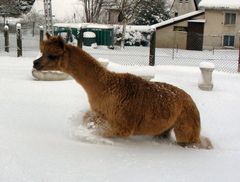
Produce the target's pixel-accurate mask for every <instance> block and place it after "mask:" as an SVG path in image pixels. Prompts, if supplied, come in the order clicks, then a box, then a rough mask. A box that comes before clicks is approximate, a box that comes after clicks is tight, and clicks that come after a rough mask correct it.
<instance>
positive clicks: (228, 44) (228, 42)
mask: <svg viewBox="0 0 240 182" xmlns="http://www.w3.org/2000/svg"><path fill="white" fill-rule="evenodd" d="M225 37H227V38H228V40H227V45H225ZM230 37H233V45H230V43H231V39H230ZM235 38H236V37H235V36H234V35H223V47H229V48H233V47H234V46H235Z"/></svg>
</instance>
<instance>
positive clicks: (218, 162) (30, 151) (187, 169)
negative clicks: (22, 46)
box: [0, 53, 240, 182]
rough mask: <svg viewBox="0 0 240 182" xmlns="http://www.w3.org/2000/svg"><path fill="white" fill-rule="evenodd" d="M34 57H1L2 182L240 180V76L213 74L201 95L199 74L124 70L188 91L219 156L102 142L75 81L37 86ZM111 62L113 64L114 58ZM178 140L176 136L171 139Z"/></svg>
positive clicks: (160, 145)
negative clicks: (85, 121) (84, 122)
mask: <svg viewBox="0 0 240 182" xmlns="http://www.w3.org/2000/svg"><path fill="white" fill-rule="evenodd" d="M33 59H34V56H29V57H22V58H16V57H13V56H9V55H7V54H4V55H3V54H1V56H0V181H1V182H16V181H17V182H48V181H51V182H69V181H71V182H79V181H81V182H118V181H119V182H123V181H124V182H127V181H129V182H132V181H138V182H141V181H151V182H154V181H156V182H159V181H163V182H176V181H178V182H181V181H182V182H188V181H189V182H192V181H194V182H209V181H216V182H225V181H232V182H237V181H239V178H240V174H239V169H240V142H239V137H240V122H239V118H240V112H238V109H239V103H240V97H239V95H238V94H239V93H240V84H239V82H240V76H239V75H238V74H227V73H222V72H216V71H214V74H213V83H214V89H213V91H212V92H207V91H201V90H199V89H198V86H197V85H198V80H199V78H200V71H199V68H197V67H180V66H155V67H148V66H120V65H117V64H113V63H110V65H109V66H108V69H110V70H113V71H117V72H131V73H134V74H138V75H143V74H144V75H146V74H154V75H155V80H157V81H164V82H168V83H171V84H174V85H176V86H178V87H180V88H183V89H184V90H186V91H187V92H188V93H189V94H190V95H191V96H192V97H193V99H194V100H195V101H196V103H197V106H198V107H199V110H200V113H201V119H202V134H203V135H205V136H208V137H209V138H210V139H211V140H212V143H213V145H214V149H213V150H198V149H189V148H182V147H179V146H177V145H175V144H174V143H169V142H159V141H156V140H154V139H152V138H150V137H133V138H128V139H112V140H103V139H101V138H99V137H94V136H92V135H91V134H90V133H89V132H88V131H85V130H83V128H82V127H81V126H80V122H81V116H82V114H83V113H84V111H86V110H87V109H88V108H89V105H88V99H87V96H86V93H85V92H84V90H83V88H82V87H81V86H79V85H78V84H77V83H76V82H75V81H74V80H65V81H52V82H47V81H36V80H34V79H33V77H32V75H31V69H32V61H33ZM108 59H109V60H110V61H111V59H114V57H111V55H110V53H109V57H108ZM172 137H173V138H174V136H172Z"/></svg>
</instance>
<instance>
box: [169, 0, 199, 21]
mask: <svg viewBox="0 0 240 182" xmlns="http://www.w3.org/2000/svg"><path fill="white" fill-rule="evenodd" d="M192 11H196V8H195V4H194V0H174V2H173V5H172V8H171V14H172V17H174V16H175V13H178V16H180V15H183V14H186V13H189V12H192Z"/></svg>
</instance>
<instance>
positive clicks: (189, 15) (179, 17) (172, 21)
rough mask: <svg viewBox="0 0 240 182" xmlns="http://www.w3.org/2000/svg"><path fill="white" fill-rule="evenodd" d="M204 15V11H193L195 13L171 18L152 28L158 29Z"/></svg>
mask: <svg viewBox="0 0 240 182" xmlns="http://www.w3.org/2000/svg"><path fill="white" fill-rule="evenodd" d="M202 13H204V11H203V10H198V11H193V12H190V13H187V14H184V15H181V16H177V17H174V18H171V19H169V20H166V21H162V22H161V23H157V24H154V25H152V26H151V28H155V29H157V28H160V27H163V26H166V25H169V24H173V23H175V22H178V21H182V20H185V19H188V18H191V17H194V16H197V15H200V14H202Z"/></svg>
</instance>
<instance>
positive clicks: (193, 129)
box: [174, 109, 201, 146]
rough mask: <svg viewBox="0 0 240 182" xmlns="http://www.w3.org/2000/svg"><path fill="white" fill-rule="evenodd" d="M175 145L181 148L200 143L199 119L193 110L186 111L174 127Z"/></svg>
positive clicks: (196, 112)
mask: <svg viewBox="0 0 240 182" xmlns="http://www.w3.org/2000/svg"><path fill="white" fill-rule="evenodd" d="M174 133H175V136H176V140H177V143H178V144H179V145H181V146H193V145H195V144H199V143H201V141H200V117H199V114H198V111H196V110H195V109H193V110H190V109H188V110H187V109H186V110H185V111H183V112H182V113H181V115H180V116H179V118H178V120H177V121H176V123H175V125H174Z"/></svg>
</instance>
